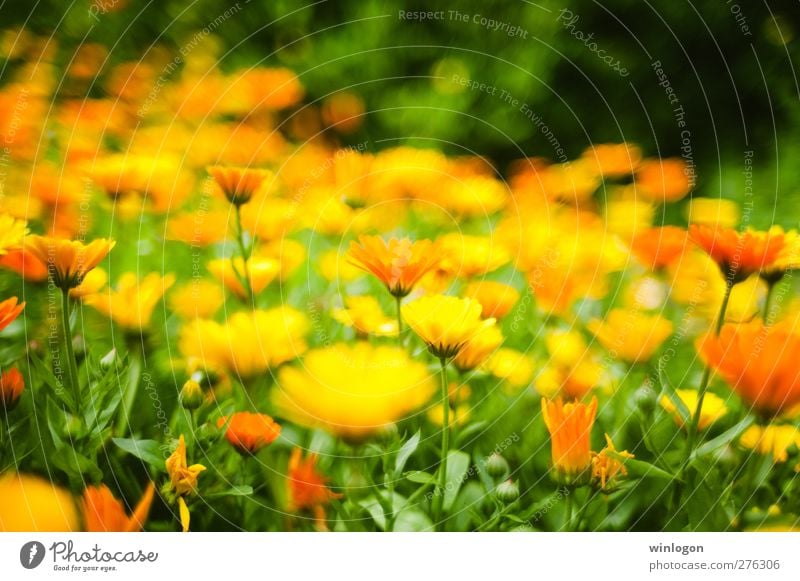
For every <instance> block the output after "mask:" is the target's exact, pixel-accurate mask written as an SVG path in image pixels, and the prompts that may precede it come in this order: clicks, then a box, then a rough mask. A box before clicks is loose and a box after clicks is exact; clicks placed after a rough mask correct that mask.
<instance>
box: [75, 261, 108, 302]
mask: <svg viewBox="0 0 800 581" xmlns="http://www.w3.org/2000/svg"><path fill="white" fill-rule="evenodd" d="M106 283H108V273H107V272H106V271H105V270H104V269H102V268H100V267H99V266H98V267H96V268H94V269H93V270H91V271H89V272H88V273H86V276H84V277H83V281H81V284H79V285H78V286H76V287H73V288H71V289H69V296H70V298H73V299H83V298H86V297H90V296H93V295H96V294H98V293H99V292H100V291H101V290H102V289H103V287H104V286H106Z"/></svg>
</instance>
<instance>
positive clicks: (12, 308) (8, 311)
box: [0, 297, 25, 331]
mask: <svg viewBox="0 0 800 581" xmlns="http://www.w3.org/2000/svg"><path fill="white" fill-rule="evenodd" d="M24 308H25V303H19V304H17V297H11V298H10V299H6V300H4V301H2V302H0V331H2V330H3V329H5V328H6V327H8V326H9V325H10V324H11V323H12V322H13V321H14V319H16V318H17V317H18V316H19V314H20V313H21V312H22V309H24Z"/></svg>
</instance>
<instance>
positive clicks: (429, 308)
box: [402, 295, 495, 359]
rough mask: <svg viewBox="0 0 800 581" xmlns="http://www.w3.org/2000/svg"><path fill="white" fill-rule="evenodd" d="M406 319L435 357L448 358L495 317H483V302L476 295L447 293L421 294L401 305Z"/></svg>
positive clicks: (488, 325) (489, 324)
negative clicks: (466, 295) (470, 297)
mask: <svg viewBox="0 0 800 581" xmlns="http://www.w3.org/2000/svg"><path fill="white" fill-rule="evenodd" d="M402 314H403V320H405V321H406V322H407V323H408V325H409V327H411V328H412V329H413V330H414V332H415V333H416V334H417V335H419V337H420V338H421V339H422V340H423V341H424V342H425V343H426V344H427V345H428V350H429V351H430V352H431V354H432V355H434V356H435V357H439V358H440V359H449V358H450V357H454V356H455V355H458V353H459V351H461V349H462V348H463V347H464V346H465V345H466V344H467V343H469V342H470V341H471V340H472V339H473V338H474V337H475V336H476V335H477V334H478V333H480V332H481V331H482V330H483V329H484V327H491V326H492V325H494V323H495V320H494V319H486V320H482V319H481V305H480V303H479V302H478V301H475V300H473V299H460V298H457V297H448V296H444V295H432V296H426V297H422V298H419V299H417V300H415V301H413V302H411V303H407V304H405V305H403V307H402Z"/></svg>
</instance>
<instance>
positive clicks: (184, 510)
mask: <svg viewBox="0 0 800 581" xmlns="http://www.w3.org/2000/svg"><path fill="white" fill-rule="evenodd" d="M178 510H179V511H180V513H181V526H183V532H185V533H188V532H189V519H190V518H191V515H190V514H189V507H188V506H186V501H185V500H183V497H182V496H179V497H178Z"/></svg>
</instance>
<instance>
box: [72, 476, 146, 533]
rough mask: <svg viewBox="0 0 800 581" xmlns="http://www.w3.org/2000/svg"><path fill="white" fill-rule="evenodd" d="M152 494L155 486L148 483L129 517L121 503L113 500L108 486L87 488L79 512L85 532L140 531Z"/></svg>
mask: <svg viewBox="0 0 800 581" xmlns="http://www.w3.org/2000/svg"><path fill="white" fill-rule="evenodd" d="M154 494H155V486H154V485H153V483H152V482H150V483H148V485H147V488H146V489H145V491H144V494H143V495H142V498H141V499H140V500H139V503H138V504H137V505H136V508H134V509H133V513H131V515H130V516H129V515H127V514H126V509H125V506H124V505H123V504H122V501H120V500H118V499H116V498H114V495H113V494H112V493H111V490H109V488H108V486H106V485H105V484H101V485H100V486H87V487H86V490H84V491H83V502H82V511H81V512H82V514H83V524H84V527H85V530H86V531H87V532H90V533H114V532H120V533H133V532H138V531H140V530H142V527H144V523H145V521H146V520H147V514H148V513H149V512H150V505H151V504H152V503H153V495H154Z"/></svg>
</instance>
